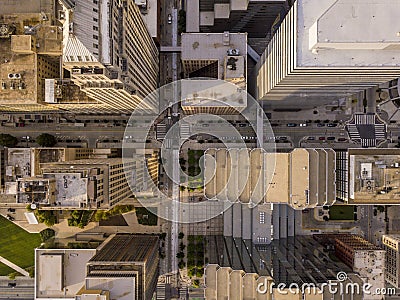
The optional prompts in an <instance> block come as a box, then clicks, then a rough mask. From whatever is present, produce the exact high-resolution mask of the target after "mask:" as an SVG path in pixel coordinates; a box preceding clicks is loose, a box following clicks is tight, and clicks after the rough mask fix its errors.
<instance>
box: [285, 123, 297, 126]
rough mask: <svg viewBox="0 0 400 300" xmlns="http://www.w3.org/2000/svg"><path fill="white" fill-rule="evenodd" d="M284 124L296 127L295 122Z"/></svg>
mask: <svg viewBox="0 0 400 300" xmlns="http://www.w3.org/2000/svg"><path fill="white" fill-rule="evenodd" d="M286 126H287V127H296V126H297V124H296V123H287V124H286Z"/></svg>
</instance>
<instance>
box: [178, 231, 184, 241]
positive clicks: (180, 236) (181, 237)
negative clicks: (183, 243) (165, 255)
mask: <svg viewBox="0 0 400 300" xmlns="http://www.w3.org/2000/svg"><path fill="white" fill-rule="evenodd" d="M184 236H185V234H184V233H183V232H179V234H178V239H180V240H181V239H183V237H184Z"/></svg>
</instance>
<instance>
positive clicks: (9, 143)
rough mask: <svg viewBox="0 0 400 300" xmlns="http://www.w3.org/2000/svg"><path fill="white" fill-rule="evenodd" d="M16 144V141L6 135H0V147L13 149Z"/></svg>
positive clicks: (9, 135)
mask: <svg viewBox="0 0 400 300" xmlns="http://www.w3.org/2000/svg"><path fill="white" fill-rule="evenodd" d="M17 144H18V139H17V138H16V137H15V136H13V135H11V134H8V133H1V134H0V145H1V146H3V147H15V146H16V145H17Z"/></svg>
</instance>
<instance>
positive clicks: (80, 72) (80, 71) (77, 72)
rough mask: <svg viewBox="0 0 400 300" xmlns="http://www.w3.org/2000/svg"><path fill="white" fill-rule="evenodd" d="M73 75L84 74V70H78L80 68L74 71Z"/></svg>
mask: <svg viewBox="0 0 400 300" xmlns="http://www.w3.org/2000/svg"><path fill="white" fill-rule="evenodd" d="M72 74H73V75H76V74H82V70H81V69H78V68H75V69H72Z"/></svg>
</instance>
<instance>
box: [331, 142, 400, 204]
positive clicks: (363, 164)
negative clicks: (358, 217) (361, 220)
mask: <svg viewBox="0 0 400 300" xmlns="http://www.w3.org/2000/svg"><path fill="white" fill-rule="evenodd" d="M399 161H400V150H399V149H394V148H393V149H379V148H375V149H364V148H363V149H361V148H360V149H348V151H337V152H336V166H337V168H336V180H337V182H336V189H337V191H336V194H337V198H338V199H339V200H341V201H344V202H346V203H349V204H392V203H393V204H394V203H398V201H399V194H398V189H399V186H400V185H399V180H400V177H399V168H400V164H399Z"/></svg>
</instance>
